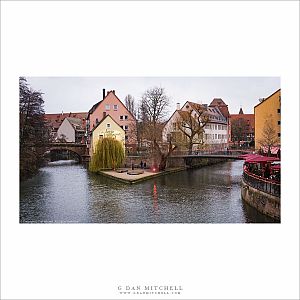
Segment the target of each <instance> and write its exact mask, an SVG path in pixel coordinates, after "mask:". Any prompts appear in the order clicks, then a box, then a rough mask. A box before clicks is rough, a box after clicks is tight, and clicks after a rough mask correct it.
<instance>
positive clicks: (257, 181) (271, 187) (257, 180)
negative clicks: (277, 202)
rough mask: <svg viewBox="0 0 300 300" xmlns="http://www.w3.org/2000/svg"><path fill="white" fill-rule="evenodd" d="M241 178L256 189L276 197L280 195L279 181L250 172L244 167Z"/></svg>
mask: <svg viewBox="0 0 300 300" xmlns="http://www.w3.org/2000/svg"><path fill="white" fill-rule="evenodd" d="M243 179H244V182H245V183H247V184H248V185H250V186H251V187H253V188H255V189H257V190H260V191H262V192H265V193H267V194H271V195H273V196H276V197H280V182H277V181H274V180H270V179H266V178H263V177H261V176H258V175H255V174H253V173H250V172H249V171H247V170H245V169H244V171H243Z"/></svg>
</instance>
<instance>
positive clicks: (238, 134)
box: [231, 118, 248, 144]
mask: <svg viewBox="0 0 300 300" xmlns="http://www.w3.org/2000/svg"><path fill="white" fill-rule="evenodd" d="M247 132H248V124H247V122H246V120H245V119H243V118H239V119H235V120H232V122H231V138H232V140H233V142H238V144H240V141H243V140H246V139H247Z"/></svg>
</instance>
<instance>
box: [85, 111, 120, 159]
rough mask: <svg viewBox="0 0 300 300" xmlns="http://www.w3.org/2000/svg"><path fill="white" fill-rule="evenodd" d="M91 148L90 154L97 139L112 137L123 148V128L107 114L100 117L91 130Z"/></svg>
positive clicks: (94, 147) (93, 150)
mask: <svg viewBox="0 0 300 300" xmlns="http://www.w3.org/2000/svg"><path fill="white" fill-rule="evenodd" d="M90 135H91V148H90V155H92V154H93V153H94V152H95V149H96V145H97V143H98V141H99V139H103V138H107V137H112V138H114V139H116V140H118V141H120V142H121V143H122V145H123V147H124V149H125V130H124V129H123V128H121V127H120V126H119V124H118V123H117V122H115V120H114V119H113V118H112V117H111V116H110V115H107V116H106V117H105V118H104V119H102V120H101V121H100V122H99V123H98V124H97V125H96V126H95V127H94V128H93V129H92V131H91V133H90Z"/></svg>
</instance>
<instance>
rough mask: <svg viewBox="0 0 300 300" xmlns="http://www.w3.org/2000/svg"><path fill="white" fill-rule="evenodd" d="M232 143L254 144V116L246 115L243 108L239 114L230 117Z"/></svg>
mask: <svg viewBox="0 0 300 300" xmlns="http://www.w3.org/2000/svg"><path fill="white" fill-rule="evenodd" d="M230 123H231V141H232V142H240V141H244V142H248V143H253V142H254V114H244V112H243V110H242V108H241V109H240V111H239V113H238V114H232V115H230Z"/></svg>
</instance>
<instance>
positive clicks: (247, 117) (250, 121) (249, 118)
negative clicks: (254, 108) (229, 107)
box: [230, 114, 254, 131]
mask: <svg viewBox="0 0 300 300" xmlns="http://www.w3.org/2000/svg"><path fill="white" fill-rule="evenodd" d="M230 119H231V122H232V121H235V120H239V119H244V120H245V121H246V122H247V124H249V126H250V128H249V129H252V131H254V114H234V115H230Z"/></svg>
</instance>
